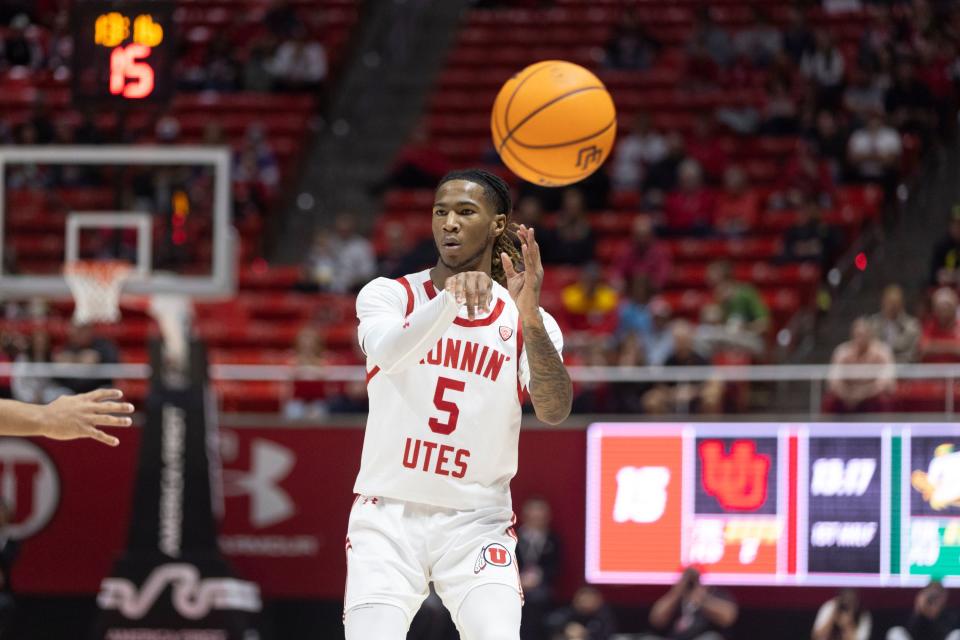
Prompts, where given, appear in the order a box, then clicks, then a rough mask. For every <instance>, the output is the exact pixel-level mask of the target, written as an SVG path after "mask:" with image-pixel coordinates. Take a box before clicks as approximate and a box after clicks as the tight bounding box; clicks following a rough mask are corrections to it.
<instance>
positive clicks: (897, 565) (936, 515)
mask: <svg viewBox="0 0 960 640" xmlns="http://www.w3.org/2000/svg"><path fill="white" fill-rule="evenodd" d="M587 439H588V447H587V456H588V460H587V532H586V533H587V536H586V540H587V549H586V576H587V579H588V580H589V581H591V582H595V583H620V584H669V583H673V582H675V581H676V579H677V577H678V576H679V572H680V571H681V570H682V568H683V567H685V566H687V565H691V564H693V565H698V566H700V567H701V568H702V570H703V572H704V574H705V580H706V581H708V582H712V583H714V584H729V585H776V584H782V585H807V586H842V585H849V586H916V585H922V584H925V583H926V582H927V581H928V580H929V579H930V578H931V577H937V578H940V579H943V580H944V582H945V584H948V585H950V584H953V585H960V427H958V426H957V425H954V424H876V423H872V424H850V423H844V424H824V423H816V424H813V423H811V424H779V423H744V424H728V423H723V424H706V423H699V424H693V423H691V424H646V423H645V424H613V423H599V424H594V425H591V427H590V429H589V432H588V436H587Z"/></svg>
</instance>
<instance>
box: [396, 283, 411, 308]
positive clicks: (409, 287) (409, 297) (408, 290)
mask: <svg viewBox="0 0 960 640" xmlns="http://www.w3.org/2000/svg"><path fill="white" fill-rule="evenodd" d="M397 282H399V283H400V284H402V285H403V288H404V289H406V291H407V310H406V312H405V313H404V314H403V315H404V317H406V316H408V315H410V314H411V313H413V288H412V287H411V286H410V281H409V280H407V278H406V276H404V277H401V278H397Z"/></svg>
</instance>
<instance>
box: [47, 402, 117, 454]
mask: <svg viewBox="0 0 960 640" xmlns="http://www.w3.org/2000/svg"><path fill="white" fill-rule="evenodd" d="M121 398H123V392H122V391H120V390H119V389H96V390H94V391H91V392H89V393H82V394H80V395H75V396H61V397H59V398H57V399H56V400H54V401H53V402H51V403H50V404H48V405H46V406H44V407H43V411H42V426H41V435H44V436H46V437H48V438H53V439H54V440H76V439H77V438H93V439H94V440H97V441H98V442H102V443H103V444H108V445H110V446H111V447H115V446H117V445H118V444H120V441H119V440H118V439H117V438H115V437H113V436H111V435H107V434H106V433H104V432H103V431H100V430H99V429H98V428H97V427H129V426H130V425H131V424H132V420H131V419H130V418H129V417H127V416H123V415H115V414H124V413H133V405H132V404H130V403H129V402H119V400H120V399H121Z"/></svg>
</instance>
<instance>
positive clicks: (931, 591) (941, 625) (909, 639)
mask: <svg viewBox="0 0 960 640" xmlns="http://www.w3.org/2000/svg"><path fill="white" fill-rule="evenodd" d="M947 600H948V594H947V590H946V589H944V587H943V585H942V584H940V583H939V582H938V581H936V580H931V581H930V584H928V585H927V586H925V587H924V588H923V589H921V590H920V593H918V594H917V598H916V600H914V604H913V613H912V614H911V615H910V619H909V620H908V621H907V624H906V625H904V626H902V627H893V628H892V629H890V631H888V632H887V640H960V620H958V619H957V612H956V611H954V610H952V609H948V608H947Z"/></svg>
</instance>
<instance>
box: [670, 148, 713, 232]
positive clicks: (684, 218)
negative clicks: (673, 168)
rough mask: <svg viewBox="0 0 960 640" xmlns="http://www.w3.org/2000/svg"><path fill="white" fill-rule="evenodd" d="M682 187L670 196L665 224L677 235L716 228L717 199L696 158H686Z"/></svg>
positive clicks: (681, 165) (680, 185)
mask: <svg viewBox="0 0 960 640" xmlns="http://www.w3.org/2000/svg"><path fill="white" fill-rule="evenodd" d="M679 175H680V180H679V182H680V184H679V188H678V189H677V190H676V191H674V192H672V193H670V194H669V195H668V196H667V200H666V202H665V203H664V206H663V210H664V214H665V216H664V217H665V226H666V228H667V230H668V231H669V232H670V233H671V234H675V235H707V234H709V233H711V232H712V231H713V217H714V213H715V206H716V205H715V202H716V201H715V199H714V196H713V194H712V193H711V192H710V190H709V189H707V188H706V187H705V186H704V185H703V171H702V170H701V169H700V164H699V163H697V161H695V160H684V161H683V162H682V163H681V164H680V169H679Z"/></svg>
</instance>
